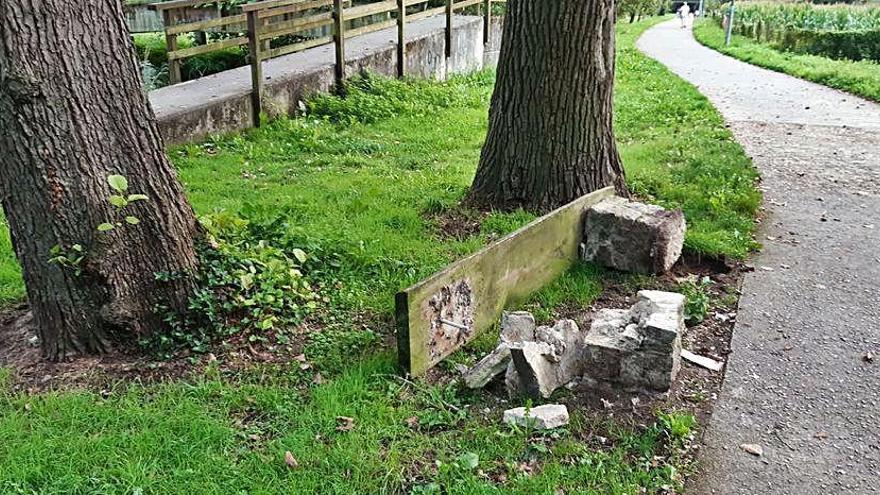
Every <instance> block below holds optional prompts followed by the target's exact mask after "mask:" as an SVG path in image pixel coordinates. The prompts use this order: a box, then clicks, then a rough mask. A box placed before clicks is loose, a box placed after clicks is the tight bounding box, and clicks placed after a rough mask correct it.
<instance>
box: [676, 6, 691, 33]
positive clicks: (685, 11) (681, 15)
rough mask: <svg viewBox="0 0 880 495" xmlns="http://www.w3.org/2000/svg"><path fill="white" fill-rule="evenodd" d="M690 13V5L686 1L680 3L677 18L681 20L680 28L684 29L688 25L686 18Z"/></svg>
mask: <svg viewBox="0 0 880 495" xmlns="http://www.w3.org/2000/svg"><path fill="white" fill-rule="evenodd" d="M690 14H691V6H690V5H688V3H687V2H685V3H683V4H681V7H679V8H678V19H679V20H680V21H681V28H682V29H684V28H686V27H687V25H688V19H689V18H690Z"/></svg>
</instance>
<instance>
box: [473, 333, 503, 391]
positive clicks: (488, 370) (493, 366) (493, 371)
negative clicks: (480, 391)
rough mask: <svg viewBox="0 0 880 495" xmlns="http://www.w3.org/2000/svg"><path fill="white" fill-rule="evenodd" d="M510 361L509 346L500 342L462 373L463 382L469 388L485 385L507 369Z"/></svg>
mask: <svg viewBox="0 0 880 495" xmlns="http://www.w3.org/2000/svg"><path fill="white" fill-rule="evenodd" d="M509 362H510V348H509V347H508V344H507V343H504V342H502V343H500V344H498V347H496V348H495V350H494V351H492V352H490V353H489V354H487V355H486V356H485V357H483V359H481V360H480V361H479V362H478V363H477V364H475V365H474V367H473V368H471V369H469V370H468V371H467V372H466V373H465V375H464V383H465V385H467V386H468V387H469V388H482V387H485V386H486V384H487V383H489V382H490V381H491V380H492V379H493V378H495V377H496V376H498V375H499V374H500V373H501V372H502V371H504V370H506V369H507V363H509Z"/></svg>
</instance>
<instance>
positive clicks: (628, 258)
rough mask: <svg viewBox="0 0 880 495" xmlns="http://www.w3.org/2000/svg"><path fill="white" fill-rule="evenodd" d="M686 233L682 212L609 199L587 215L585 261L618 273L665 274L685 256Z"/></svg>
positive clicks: (620, 199) (622, 199)
mask: <svg viewBox="0 0 880 495" xmlns="http://www.w3.org/2000/svg"><path fill="white" fill-rule="evenodd" d="M685 230H686V225H685V219H684V214H683V213H682V211H681V210H680V209H679V210H672V211H670V210H666V209H664V208H661V207H659V206H655V205H648V204H644V203H637V202H635V201H630V200H628V199H625V198H620V197H615V198H611V199H607V200H605V201H602V202H600V203H598V204H596V205H594V206H593V207H592V208H590V209H589V210H588V211H587V215H586V223H585V226H584V232H585V239H584V248H583V257H584V259H586V260H587V261H594V262H597V263H599V264H602V265H605V266H609V267H611V268H616V269H618V270H624V271H629V272H637V273H663V272H666V271H669V269H670V268H671V267H672V265H674V264H675V262H676V261H678V258H679V257H680V256H681V249H682V246H683V245H684V235H685Z"/></svg>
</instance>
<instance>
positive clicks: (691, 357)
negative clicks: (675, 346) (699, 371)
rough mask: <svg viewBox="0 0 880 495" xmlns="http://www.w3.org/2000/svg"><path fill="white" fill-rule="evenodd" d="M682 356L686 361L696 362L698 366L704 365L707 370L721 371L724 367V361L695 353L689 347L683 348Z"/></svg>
mask: <svg viewBox="0 0 880 495" xmlns="http://www.w3.org/2000/svg"><path fill="white" fill-rule="evenodd" d="M681 357H682V359H684V360H685V361H688V362H691V363H694V364H696V365H697V366H702V367H703V368H706V369H707V370H712V371H721V368H723V367H724V363H721V362H718V361H715V360H714V359H712V358H707V357H706V356H700V355H698V354H694V353H693V352H691V351H689V350H687V349H682V350H681Z"/></svg>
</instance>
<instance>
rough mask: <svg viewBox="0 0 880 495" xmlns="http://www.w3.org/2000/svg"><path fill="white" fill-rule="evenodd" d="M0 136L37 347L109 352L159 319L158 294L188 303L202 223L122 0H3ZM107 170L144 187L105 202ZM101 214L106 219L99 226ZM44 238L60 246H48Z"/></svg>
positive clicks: (2, 173)
mask: <svg viewBox="0 0 880 495" xmlns="http://www.w3.org/2000/svg"><path fill="white" fill-rule="evenodd" d="M0 149H2V150H3V152H2V154H0V167H2V168H0V199H2V205H3V210H4V211H5V213H6V217H7V220H8V222H9V228H10V232H11V234H12V241H13V246H14V248H15V252H16V255H17V256H18V259H19V262H20V263H21V266H22V271H23V273H24V281H25V285H26V287H27V294H28V299H29V302H30V306H31V310H32V311H33V314H34V320H35V323H36V325H37V326H38V328H39V335H40V338H41V342H42V346H43V353H44V355H45V356H46V357H47V358H49V359H52V360H60V359H65V358H67V357H70V356H73V355H76V354H93V353H102V352H106V351H108V350H109V349H110V347H111V345H113V344H115V343H117V342H120V341H128V342H130V341H132V340H133V339H134V338H135V337H139V336H144V335H147V334H149V333H150V332H152V331H154V330H155V329H157V328H158V327H159V326H160V325H161V318H160V317H159V316H158V315H157V314H156V313H155V311H154V308H155V306H156V305H157V304H161V305H164V306H167V307H169V308H170V309H172V310H177V311H181V310H184V309H185V308H186V303H187V299H188V296H189V294H191V292H192V290H193V288H194V286H195V276H194V275H195V272H196V269H197V257H196V253H195V249H194V239H195V238H196V236H197V235H198V234H199V232H200V230H199V227H198V222H197V221H196V218H195V215H194V214H193V211H192V207H191V206H190V205H189V203H188V202H187V200H186V198H185V197H184V195H183V191H182V188H181V186H180V184H179V183H178V180H177V176H176V172H175V170H174V168H173V167H172V165H171V163H170V162H169V161H168V158H167V157H166V156H165V154H164V152H163V144H162V139H161V136H160V135H159V131H158V127H157V125H156V119H155V116H154V115H153V111H152V109H151V108H150V106H149V102H148V101H147V99H146V97H145V95H144V93H143V90H142V86H141V80H140V76H139V74H138V70H137V61H136V57H135V52H134V49H133V47H132V43H131V39H130V37H129V34H128V30H127V28H126V26H125V23H124V20H123V15H122V6H121V4H120V1H119V0H93V1H88V2H76V3H75V4H74V3H71V2H69V1H66V0H4V1H3V2H2V3H0ZM113 174H119V175H122V176H125V177H126V178H127V179H128V182H129V184H130V185H129V188H128V191H127V192H126V194H132V193H137V194H144V195H146V196H147V197H148V199H147V200H145V201H135V202H133V203H132V204H131V205H129V206H126V207H124V208H122V209H120V208H117V207H114V206H113V205H111V203H110V196H111V194H114V191H113V190H112V189H111V188H110V186H109V185H108V176H110V175H113ZM126 216H130V217H132V219H130V221H131V223H135V222H137V224H136V225H133V224H130V223H128V222H126V221H124V217H126ZM105 222H111V223H114V224H117V226H116V228H114V229H113V230H110V231H107V232H99V231H98V226H99V225H101V224H102V223H105ZM74 245H81V246H82V248H83V252H84V253H85V257H84V259H83V260H82V261H81V262H77V261H76V258H77V257H78V253H77V251H76V250H75V249H74ZM55 246H58V247H59V248H61V250H62V253H61V256H62V258H64V259H63V260H60V259H58V258H56V259H55V260H54V261H53V260H50V258H53V257H56V256H58V255H59V253H57V252H55V253H54V254H53V251H54V249H57V248H54V247H55ZM53 248H54V249H53ZM65 254H66V256H65ZM157 274H164V275H165V276H164V277H157ZM159 278H161V279H163V280H165V281H160V280H158V279H159Z"/></svg>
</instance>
